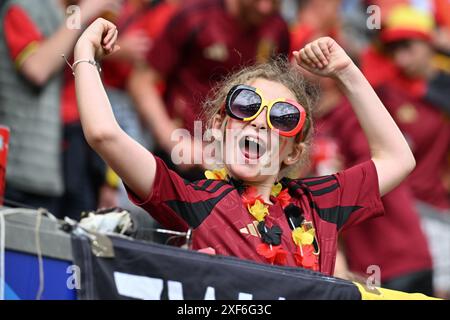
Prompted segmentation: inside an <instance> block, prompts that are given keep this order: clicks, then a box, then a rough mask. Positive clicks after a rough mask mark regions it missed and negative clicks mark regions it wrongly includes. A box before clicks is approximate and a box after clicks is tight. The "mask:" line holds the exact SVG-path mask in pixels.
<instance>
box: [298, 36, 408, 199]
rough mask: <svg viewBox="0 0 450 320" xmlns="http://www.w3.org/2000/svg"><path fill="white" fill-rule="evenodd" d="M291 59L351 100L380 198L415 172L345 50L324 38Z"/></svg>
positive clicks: (392, 124)
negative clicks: (332, 82) (333, 82)
mask: <svg viewBox="0 0 450 320" xmlns="http://www.w3.org/2000/svg"><path fill="white" fill-rule="evenodd" d="M294 57H295V59H296V60H297V63H298V64H299V65H300V66H301V67H303V68H304V69H306V70H307V71H309V72H312V73H314V74H316V75H319V76H327V77H333V78H334V79H335V80H336V81H337V82H338V83H339V85H340V87H341V88H342V90H343V91H344V93H345V95H346V96H347V98H348V99H349V100H350V102H351V104H352V106H353V110H354V112H355V114H356V116H357V117H358V120H359V122H360V124H361V127H362V128H363V130H364V132H365V135H366V138H367V140H368V142H369V146H370V152H371V156H372V160H373V162H374V163H375V166H376V168H377V174H378V182H379V187H380V193H381V195H384V194H386V193H387V192H389V191H390V190H392V189H393V188H395V187H396V186H397V185H398V184H400V182H401V181H402V180H403V179H405V178H406V176H407V175H408V174H409V173H410V172H411V171H412V170H413V169H414V167H415V163H416V162H415V159H414V156H413V154H412V152H411V150H410V148H409V146H408V143H407V142H406V140H405V138H404V137H403V134H402V133H401V132H400V129H399V128H398V127H397V125H396V124H395V122H394V120H393V119H392V117H391V116H390V114H389V112H388V111H387V110H386V108H385V107H384V105H383V103H382V102H381V101H380V99H379V98H378V96H377V95H376V93H375V91H374V90H373V89H372V87H371V86H370V84H369V82H368V81H367V80H366V78H365V77H364V75H363V74H362V73H361V71H360V70H359V69H358V67H356V65H355V64H354V63H353V62H352V60H351V59H350V58H349V56H348V55H347V54H346V53H345V52H344V50H343V49H342V48H341V47H340V46H339V45H338V44H337V43H336V42H335V41H334V40H333V39H331V38H329V37H325V38H320V39H318V40H316V41H314V42H311V43H309V44H308V45H306V46H305V47H304V48H303V49H301V50H300V51H294ZM348 139H352V137H348Z"/></svg>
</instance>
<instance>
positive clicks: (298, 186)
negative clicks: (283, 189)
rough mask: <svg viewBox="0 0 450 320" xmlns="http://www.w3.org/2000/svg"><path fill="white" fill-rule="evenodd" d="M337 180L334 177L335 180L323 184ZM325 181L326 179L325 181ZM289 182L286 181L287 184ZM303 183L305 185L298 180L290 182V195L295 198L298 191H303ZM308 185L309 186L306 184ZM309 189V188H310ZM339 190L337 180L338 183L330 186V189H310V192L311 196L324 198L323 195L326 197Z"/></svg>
mask: <svg viewBox="0 0 450 320" xmlns="http://www.w3.org/2000/svg"><path fill="white" fill-rule="evenodd" d="M334 179H335V178H334V177H333V179H329V180H327V181H322V183H324V182H328V181H332V180H334ZM324 180H325V179H324ZM286 181H287V180H285V182H286ZM302 182H303V183H304V181H303V180H298V181H296V180H292V181H288V188H289V194H290V195H291V196H293V195H295V192H296V191H297V190H298V189H301V188H302ZM304 184H306V183H304ZM306 185H307V184H306ZM308 187H309V186H308ZM337 188H339V183H338V182H337V180H336V183H334V184H332V185H330V186H328V187H325V188H322V189H319V190H311V189H309V192H311V194H312V195H313V196H322V195H324V194H327V193H330V192H331V191H333V190H336V189H337Z"/></svg>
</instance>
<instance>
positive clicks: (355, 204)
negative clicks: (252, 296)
mask: <svg viewBox="0 0 450 320" xmlns="http://www.w3.org/2000/svg"><path fill="white" fill-rule="evenodd" d="M116 39H117V32H116V28H115V26H114V25H113V24H112V23H109V22H108V21H106V20H102V19H98V20H97V21H96V22H94V23H93V24H92V25H91V26H90V27H89V28H88V29H87V30H86V31H85V33H84V34H83V35H82V36H81V38H80V40H79V41H78V44H77V46H76V48H75V57H76V58H77V59H94V58H96V57H97V58H101V57H102V56H103V55H104V54H110V53H113V52H115V51H117V50H118V47H117V46H116V45H115V42H116ZM95 53H97V55H96V57H95V56H94V55H95ZM294 56H295V58H296V60H297V63H298V65H299V66H301V67H303V68H305V69H307V70H308V71H310V72H312V73H314V74H316V75H320V76H330V77H333V78H335V79H336V81H338V83H339V84H340V85H341V86H342V87H343V88H344V90H345V92H346V94H347V96H348V98H349V100H350V101H352V103H353V105H354V111H355V112H356V115H357V117H358V120H359V121H360V123H361V125H362V127H363V128H364V130H365V132H366V134H367V138H368V141H369V144H370V149H371V156H372V158H371V160H369V161H366V162H364V163H361V164H359V165H357V166H355V167H353V168H350V169H348V170H345V171H343V172H340V173H337V174H333V175H329V176H325V177H319V178H311V179H288V178H286V177H285V175H286V171H289V169H291V168H292V167H295V166H296V165H301V164H302V163H301V159H302V157H304V156H307V147H308V145H309V142H310V139H311V133H312V111H311V110H312V104H313V99H314V97H313V94H312V92H311V87H310V86H309V85H308V84H307V83H306V82H305V81H304V79H303V78H302V77H301V75H300V74H299V73H298V70H297V69H295V68H294V67H291V66H289V65H288V64H287V63H286V62H284V64H283V63H281V62H279V63H278V64H275V63H272V64H261V65H258V66H253V67H248V68H245V69H243V70H242V71H241V72H239V73H237V74H235V75H233V76H231V77H230V78H229V80H228V81H227V82H225V83H224V84H223V85H222V86H221V88H219V89H218V90H217V92H216V95H215V96H214V98H213V99H212V100H210V101H209V102H208V103H207V104H206V106H205V107H206V110H207V112H208V115H207V118H208V119H209V120H210V121H209V125H210V127H211V128H212V129H214V130H213V132H212V134H213V136H214V137H215V138H216V139H217V141H216V142H218V143H220V144H221V145H223V150H224V152H223V154H222V156H223V158H222V160H223V161H224V164H223V166H224V167H223V168H222V169H221V170H218V171H215V172H207V177H208V179H207V180H202V181H197V182H189V181H187V180H184V179H182V178H181V177H180V176H179V175H178V174H176V173H175V172H173V171H170V170H168V169H167V167H166V165H165V164H164V163H163V162H162V161H161V160H160V159H159V158H157V157H155V156H154V155H153V154H151V153H149V152H148V151H147V150H146V149H145V148H143V147H142V146H140V145H139V144H137V143H136V142H135V141H133V140H132V139H131V138H130V137H129V136H127V135H126V134H125V133H124V132H123V131H122V130H121V129H120V127H119V126H118V125H117V122H116V120H115V119H114V115H113V113H112V112H111V106H110V104H109V102H108V100H107V99H106V95H105V92H104V88H103V87H102V85H101V82H100V81H99V80H100V79H99V75H98V73H97V70H96V69H95V68H94V67H93V66H92V65H90V64H89V63H82V64H79V65H78V66H77V68H76V70H75V77H76V85H77V96H78V99H79V100H78V101H79V109H80V114H81V120H82V124H83V129H84V132H85V135H86V138H87V140H88V141H89V143H90V145H91V146H92V147H93V148H94V149H95V150H96V151H97V152H98V153H99V154H100V155H101V156H102V158H103V159H105V160H106V161H107V163H108V164H109V165H110V166H111V167H112V168H113V169H114V170H115V172H117V173H118V174H119V176H121V178H122V179H123V181H124V183H125V184H126V185H127V186H128V189H129V190H130V196H131V197H132V198H133V199H135V201H136V202H137V203H138V204H139V205H141V206H142V207H144V208H146V209H148V210H149V213H151V214H152V215H153V216H154V217H156V218H157V219H158V220H159V222H160V223H162V224H163V225H164V226H166V227H170V228H175V229H179V230H187V229H188V228H193V229H194V231H193V247H194V248H195V249H202V248H205V247H211V248H212V249H214V250H215V251H216V252H217V253H219V254H223V255H234V256H237V257H240V258H243V259H250V260H254V261H257V262H265V263H271V264H281V265H289V266H300V267H304V268H309V269H312V270H317V271H321V272H323V273H325V274H328V275H330V274H332V272H333V269H334V262H335V257H336V246H337V241H336V240H337V233H338V231H339V230H342V229H345V228H346V227H349V226H350V225H352V224H356V223H358V222H362V221H364V220H366V219H368V218H370V217H374V216H378V215H380V214H382V212H383V208H382V204H381V201H380V195H383V194H385V193H387V192H389V191H390V190H391V189H392V188H394V187H395V186H397V185H398V184H399V183H400V182H401V181H402V180H403V179H404V178H405V177H406V176H407V175H408V174H409V172H411V171H412V170H413V168H414V166H415V160H414V158H413V156H412V153H411V151H410V150H409V147H408V144H407V143H406V141H405V140H404V138H403V136H402V134H401V132H400V130H398V128H397V127H396V125H395V123H394V121H392V118H391V117H390V116H389V114H388V112H387V111H386V109H385V108H384V107H383V105H382V103H381V102H380V100H379V99H378V98H377V96H376V94H375V92H374V91H373V89H372V88H371V87H370V85H369V84H368V83H367V81H366V80H365V78H364V77H363V75H362V73H361V72H360V71H359V70H358V68H357V67H356V66H355V65H354V64H353V62H352V61H351V59H350V58H349V57H348V56H347V55H346V53H345V52H344V51H343V50H342V48H341V47H339V45H338V44H337V43H336V42H335V41H334V40H333V39H331V38H321V39H318V40H317V41H315V42H313V43H311V44H308V45H307V46H306V47H305V48H303V49H302V50H300V51H298V52H294ZM92 106H95V108H93V107H92ZM224 134H226V136H224ZM234 134H236V136H234ZM221 137H223V138H221ZM234 137H236V141H238V143H237V144H235V143H234V142H233V141H234ZM230 139H231V140H230ZM217 156H218V157H219V159H217V160H219V161H220V158H221V156H220V155H217ZM236 157H240V159H241V160H243V161H236V160H233V159H239V158H236ZM227 160H230V161H227ZM268 165H269V166H270V167H269V168H267V166H268ZM224 171H225V172H224ZM283 178H284V179H283ZM296 178H297V177H296ZM277 181H279V182H277Z"/></svg>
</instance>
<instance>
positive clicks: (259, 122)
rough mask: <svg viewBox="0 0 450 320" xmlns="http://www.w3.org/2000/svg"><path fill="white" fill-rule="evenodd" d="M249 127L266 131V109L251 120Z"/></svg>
mask: <svg viewBox="0 0 450 320" xmlns="http://www.w3.org/2000/svg"><path fill="white" fill-rule="evenodd" d="M250 125H251V126H252V127H255V128H257V129H263V130H265V129H267V128H268V125H267V107H264V109H263V110H262V111H261V113H260V114H258V116H257V117H256V118H255V119H253V120H252V121H250Z"/></svg>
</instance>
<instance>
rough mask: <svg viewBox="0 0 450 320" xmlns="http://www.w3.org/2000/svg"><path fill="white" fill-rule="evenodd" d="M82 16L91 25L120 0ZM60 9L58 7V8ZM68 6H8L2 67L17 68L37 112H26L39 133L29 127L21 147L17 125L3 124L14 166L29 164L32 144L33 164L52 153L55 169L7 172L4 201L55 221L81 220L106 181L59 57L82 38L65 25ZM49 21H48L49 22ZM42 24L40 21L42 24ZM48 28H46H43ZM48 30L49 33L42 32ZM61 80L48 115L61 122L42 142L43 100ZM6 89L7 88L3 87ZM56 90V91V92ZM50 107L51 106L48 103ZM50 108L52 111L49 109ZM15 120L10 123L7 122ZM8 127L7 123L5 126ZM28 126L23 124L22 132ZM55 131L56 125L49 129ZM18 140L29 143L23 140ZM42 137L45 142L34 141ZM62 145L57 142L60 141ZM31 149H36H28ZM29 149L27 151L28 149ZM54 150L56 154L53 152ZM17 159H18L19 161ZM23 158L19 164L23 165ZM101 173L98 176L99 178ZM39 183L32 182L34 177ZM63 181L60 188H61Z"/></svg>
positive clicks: (108, 0)
mask: <svg viewBox="0 0 450 320" xmlns="http://www.w3.org/2000/svg"><path fill="white" fill-rule="evenodd" d="M76 3H78V5H79V8H80V11H81V21H80V22H81V24H82V25H83V24H87V23H88V22H89V21H90V20H92V19H93V18H95V17H96V16H99V15H101V13H102V12H104V11H106V10H115V8H116V6H117V5H118V0H100V1H78V2H76ZM55 4H58V5H59V6H58V7H55ZM65 5H66V1H60V2H59V3H58V2H54V1H42V2H36V1H32V0H29V1H27V0H21V1H16V0H10V1H8V2H7V3H6V4H5V5H4V10H3V19H2V22H1V24H2V30H3V31H2V36H3V37H2V39H3V40H4V41H5V44H6V47H7V49H8V56H1V57H0V58H1V59H4V61H9V63H10V64H14V65H15V70H14V71H15V72H17V74H20V75H21V76H23V78H22V79H23V80H21V81H26V83H23V85H24V86H25V87H26V90H27V93H31V92H34V93H36V96H35V97H34V99H35V101H36V107H35V109H34V110H31V111H30V110H24V111H23V112H26V113H28V116H29V117H33V114H34V113H36V115H34V116H35V118H34V119H35V120H34V121H36V122H35V125H36V126H35V127H34V126H33V125H31V126H29V128H28V129H25V130H28V134H29V136H28V138H23V139H24V140H29V141H28V142H27V141H19V140H20V139H22V138H19V130H24V128H20V129H19V128H18V127H17V125H18V123H13V122H11V123H9V120H3V118H0V121H2V124H4V125H10V126H11V136H12V140H13V141H12V144H11V157H12V158H11V160H13V159H14V160H13V161H11V162H16V161H17V162H26V161H27V160H26V159H23V157H24V154H21V155H20V156H19V152H23V150H24V149H23V148H25V145H27V143H28V144H30V143H32V142H31V141H34V143H35V144H36V145H35V146H34V147H37V148H36V150H35V151H34V152H33V153H34V154H33V157H32V159H36V163H38V162H39V161H38V159H43V158H42V156H43V155H44V153H45V152H47V150H52V151H51V154H52V155H51V157H52V161H53V160H54V163H56V164H55V166H54V167H53V168H52V170H51V172H49V173H44V171H43V168H42V167H39V166H40V165H42V164H38V165H36V167H35V168H32V167H33V165H27V166H26V167H22V168H20V171H21V172H22V174H21V173H19V172H17V170H16V168H15V167H14V165H11V166H10V168H9V171H10V172H9V173H10V179H7V188H6V194H5V197H6V198H7V199H8V200H12V201H15V202H18V203H21V204H25V205H29V206H32V207H44V208H47V209H48V210H49V211H50V212H52V213H53V214H55V215H56V216H57V217H63V216H66V215H67V216H70V217H72V218H77V217H79V215H80V213H81V211H83V210H93V209H95V206H96V202H97V193H98V188H96V187H95V184H98V185H101V184H102V182H103V181H104V177H103V171H104V169H103V168H102V167H103V165H102V163H101V161H100V159H98V157H97V156H96V155H95V154H94V153H93V152H92V150H90V148H89V147H88V145H87V144H86V142H85V140H84V138H83V133H82V130H81V125H80V122H79V115H78V111H77V106H76V97H75V82H74V79H73V75H72V71H71V70H70V69H69V68H68V67H67V65H66V63H65V62H64V60H63V59H62V58H61V54H64V55H65V56H67V57H69V56H70V55H71V52H72V51H73V48H74V46H75V42H76V40H77V38H78V37H79V35H80V33H81V29H69V28H68V27H67V26H66V22H65V20H64V13H65ZM36 6H40V8H39V10H40V11H42V12H43V13H39V14H36V11H37V10H35V9H34V8H35V7H36ZM46 17H47V21H45V19H46ZM38 20H39V21H38ZM56 20H57V21H58V24H57V25H56V26H55V28H54V30H51V32H49V30H46V29H45V28H47V26H49V25H51V24H53V23H54V21H56ZM45 24H46V25H45ZM44 25H45V27H44ZM59 77H61V84H60V85H59V84H58V89H56V90H54V91H53V92H54V93H53V98H52V99H53V100H54V101H58V103H53V104H52V108H53V109H52V110H51V111H48V112H50V113H51V115H48V114H47V115H45V117H48V118H50V117H51V116H53V115H55V114H56V115H59V114H60V118H61V119H60V120H59V119H55V120H54V121H55V122H56V123H58V124H59V123H60V124H61V125H60V126H59V125H56V126H55V129H54V130H53V132H52V137H51V138H50V137H49V136H43V135H42V134H41V133H40V132H34V131H33V130H39V129H38V128H39V126H38V125H37V121H40V120H39V117H40V116H39V115H38V114H39V112H43V111H42V110H41V111H40V109H42V107H40V106H37V104H38V102H39V101H40V100H41V99H49V98H48V97H47V96H46V94H47V93H46V88H47V84H49V83H50V82H52V81H56V80H54V79H56V78H59ZM5 88H6V87H5ZM52 90H53V89H52ZM47 103H49V102H47ZM16 105H17V110H18V111H19V112H21V111H20V110H21V109H24V108H25V109H27V108H28V106H26V105H23V99H22V100H21V99H20V97H18V98H17V101H16ZM47 106H48V105H47ZM8 119H12V118H8ZM5 121H6V122H5ZM23 125H25V122H22V124H21V126H23ZM51 125H52V126H53V123H52V124H51ZM61 128H63V129H64V130H63V136H62V137H61V139H60V140H57V141H56V144H58V145H57V146H52V145H51V144H52V141H53V137H57V136H59V131H60V130H61ZM20 137H25V136H22V135H20ZM37 137H41V140H39V141H38V140H35V139H36V138H37ZM56 139H58V138H56ZM28 147H31V148H33V147H32V146H28ZM28 147H26V148H28ZM53 147H54V149H52V148H53ZM16 156H17V158H15V157H16ZM20 158H21V159H20ZM96 173H98V175H96ZM31 175H32V176H35V177H32V176H31ZM41 175H46V176H49V175H51V176H54V180H53V181H51V182H49V183H48V186H47V185H46V184H47V182H46V181H45V179H41V181H38V180H39V178H37V177H39V176H41ZM60 181H62V182H60Z"/></svg>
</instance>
